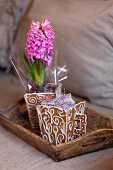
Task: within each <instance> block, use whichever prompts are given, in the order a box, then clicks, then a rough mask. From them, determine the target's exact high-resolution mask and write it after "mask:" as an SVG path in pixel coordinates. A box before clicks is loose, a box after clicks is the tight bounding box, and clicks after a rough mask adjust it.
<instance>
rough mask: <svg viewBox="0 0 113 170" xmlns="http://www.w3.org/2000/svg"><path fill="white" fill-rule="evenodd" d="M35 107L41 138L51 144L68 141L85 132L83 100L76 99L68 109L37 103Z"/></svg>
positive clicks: (85, 118)
mask: <svg viewBox="0 0 113 170" xmlns="http://www.w3.org/2000/svg"><path fill="white" fill-rule="evenodd" d="M36 109H37V112H38V117H39V125H40V130H41V134H42V138H43V139H45V140H47V141H49V142H50V143H52V144H55V145H57V144H60V143H64V142H68V141H70V140H73V139H75V138H77V137H79V136H83V135H84V134H85V133H86V120H87V117H86V115H85V114H84V110H85V101H78V100H77V101H75V105H74V106H73V107H68V109H62V108H61V107H56V106H50V105H37V106H36Z"/></svg>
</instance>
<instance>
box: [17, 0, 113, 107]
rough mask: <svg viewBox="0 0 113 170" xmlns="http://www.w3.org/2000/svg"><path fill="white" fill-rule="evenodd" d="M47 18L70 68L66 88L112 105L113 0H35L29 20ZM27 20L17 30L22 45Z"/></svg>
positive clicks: (61, 57)
mask: <svg viewBox="0 0 113 170" xmlns="http://www.w3.org/2000/svg"><path fill="white" fill-rule="evenodd" d="M45 17H47V18H48V19H50V20H51V22H52V25H53V27H54V29H55V32H56V49H57V50H58V64H60V65H62V64H64V63H67V65H68V67H69V69H70V70H69V75H68V79H67V80H65V81H64V85H65V87H66V89H67V90H68V91H70V92H72V93H73V94H75V95H79V96H82V97H87V98H88V99H89V100H90V101H91V102H93V103H95V104H99V105H103V106H107V107H110V108H113V1H112V0H108V1H103V0H96V1H92V0H83V1H82V0H66V1H56V0H46V1H39V0H35V1H34V3H33V5H32V8H31V10H30V11H29V14H28V15H27V16H26V18H27V20H28V21H30V22H31V20H32V19H34V20H40V21H41V20H42V19H44V18H45ZM27 20H26V19H24V22H23V23H22V24H21V27H20V30H19V32H18V36H17V43H18V42H19V44H25V41H26V34H27V32H26V27H27V29H28V28H29V27H28V26H29V23H30V22H28V24H27ZM24 31H25V32H24ZM21 35H22V36H21ZM21 37H22V38H21Z"/></svg>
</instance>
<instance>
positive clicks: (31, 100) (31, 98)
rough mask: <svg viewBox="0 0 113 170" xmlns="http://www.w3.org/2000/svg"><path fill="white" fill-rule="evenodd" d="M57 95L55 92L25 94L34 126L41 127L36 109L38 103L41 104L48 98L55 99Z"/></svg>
mask: <svg viewBox="0 0 113 170" xmlns="http://www.w3.org/2000/svg"><path fill="white" fill-rule="evenodd" d="M55 97H56V94H55V93H50V92H48V93H26V94H25V95H24V98H25V101H26V106H27V110H28V115H29V120H30V124H31V127H32V128H38V127H39V119H38V115H37V111H36V105H37V104H40V103H41V102H42V101H44V100H46V99H53V98H55Z"/></svg>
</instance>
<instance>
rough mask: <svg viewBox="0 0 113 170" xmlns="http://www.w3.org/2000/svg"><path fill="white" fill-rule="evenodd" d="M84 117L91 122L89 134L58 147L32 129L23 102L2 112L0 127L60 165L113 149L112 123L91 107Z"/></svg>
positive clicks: (88, 126) (0, 112) (20, 101)
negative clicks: (70, 160)
mask: <svg viewBox="0 0 113 170" xmlns="http://www.w3.org/2000/svg"><path fill="white" fill-rule="evenodd" d="M85 114H86V115H87V121H88V124H87V134H86V135H85V136H84V137H79V138H77V139H75V140H73V141H70V142H68V143H63V144H59V145H57V146H55V145H52V144H50V143H48V142H46V141H45V140H44V139H42V138H41V135H40V131H39V129H35V130H33V129H31V127H30V124H29V120H28V114H27V110H26V106H25V102H24V99H21V100H19V101H18V102H17V103H15V104H14V105H13V106H10V107H9V108H7V109H4V110H0V124H1V125H2V126H3V127H5V128H6V129H7V130H9V131H10V132H12V133H13V134H15V135H16V136H18V137H20V138H22V139H23V140H24V141H26V142H27V143H28V144H30V145H31V146H33V147H35V148H36V149H38V150H40V151H41V152H42V153H44V154H46V155H48V156H50V157H51V158H52V159H54V160H55V161H60V160H63V159H67V158H70V157H74V156H78V155H82V154H86V153H89V152H93V151H97V150H101V149H106V148H109V147H113V119H111V118H109V117H107V116H104V115H103V114H101V113H98V112H96V111H94V110H92V109H90V108H88V107H86V110H85Z"/></svg>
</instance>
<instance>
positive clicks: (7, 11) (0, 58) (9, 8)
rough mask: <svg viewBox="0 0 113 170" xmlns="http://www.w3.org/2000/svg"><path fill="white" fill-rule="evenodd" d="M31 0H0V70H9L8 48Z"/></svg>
mask: <svg viewBox="0 0 113 170" xmlns="http://www.w3.org/2000/svg"><path fill="white" fill-rule="evenodd" d="M31 2H32V0H26V1H23V0H19V1H18V0H13V1H12V0H5V1H4V0H0V69H1V68H2V69H6V68H9V53H10V50H9V49H10V46H11V44H12V43H13V40H14V38H15V35H16V32H17V29H18V26H19V23H20V20H21V19H22V17H23V15H24V14H25V12H26V10H27V9H28V7H29V5H30V4H31Z"/></svg>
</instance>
